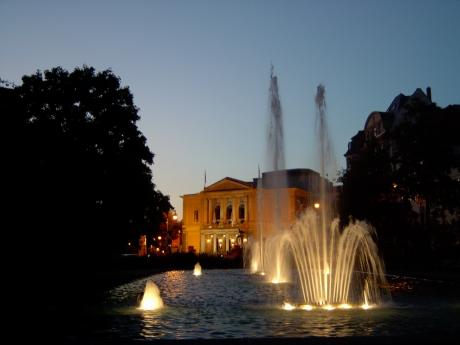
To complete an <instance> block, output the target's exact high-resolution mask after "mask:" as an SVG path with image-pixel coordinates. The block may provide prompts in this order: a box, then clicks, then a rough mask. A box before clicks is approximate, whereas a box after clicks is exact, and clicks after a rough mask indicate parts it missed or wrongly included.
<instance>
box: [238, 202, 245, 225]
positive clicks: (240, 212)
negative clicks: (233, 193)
mask: <svg viewBox="0 0 460 345" xmlns="http://www.w3.org/2000/svg"><path fill="white" fill-rule="evenodd" d="M244 213H245V212H244V202H240V207H238V219H239V220H240V222H241V223H242V222H244Z"/></svg>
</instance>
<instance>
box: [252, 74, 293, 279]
mask: <svg viewBox="0 0 460 345" xmlns="http://www.w3.org/2000/svg"><path fill="white" fill-rule="evenodd" d="M267 137H268V142H267V152H266V166H267V168H268V170H270V171H273V173H272V174H270V175H268V176H267V178H266V179H265V182H263V179H261V178H260V177H259V179H258V181H257V196H256V197H257V219H258V223H257V233H258V236H257V240H256V241H254V246H253V250H252V263H251V267H252V270H253V271H254V272H259V273H261V274H262V275H267V279H269V280H270V281H272V282H274V283H281V282H286V281H288V280H289V270H288V269H286V267H285V266H284V265H283V264H284V261H283V260H281V257H280V255H281V250H280V248H279V246H278V245H277V243H276V242H275V241H273V239H275V238H277V236H279V235H280V234H281V232H282V229H283V228H284V227H285V226H286V224H285V221H284V220H283V217H282V207H283V205H285V204H286V203H287V200H288V199H287V191H286V189H285V187H286V186H287V176H286V171H285V157H284V156H285V155H284V130H283V112H282V108H281V101H280V96H279V89H278V78H277V76H276V75H275V74H274V68H273V65H272V66H271V74H270V88H269V124H268V128H267ZM268 200H270V201H268Z"/></svg>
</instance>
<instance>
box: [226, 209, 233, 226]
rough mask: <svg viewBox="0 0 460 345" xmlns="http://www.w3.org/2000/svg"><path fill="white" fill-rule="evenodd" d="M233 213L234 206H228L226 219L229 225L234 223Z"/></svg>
mask: <svg viewBox="0 0 460 345" xmlns="http://www.w3.org/2000/svg"><path fill="white" fill-rule="evenodd" d="M232 211H233V209H232V205H231V204H229V205H227V212H226V219H227V222H228V223H229V224H230V223H231V222H232Z"/></svg>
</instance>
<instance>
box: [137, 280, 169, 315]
mask: <svg viewBox="0 0 460 345" xmlns="http://www.w3.org/2000/svg"><path fill="white" fill-rule="evenodd" d="M162 307H163V300H162V299H161V297H160V290H159V289H158V286H156V284H155V283H154V282H152V281H150V280H149V281H147V284H146V285H145V291H144V296H143V297H142V301H141V305H140V308H139V309H142V310H156V309H160V308H162Z"/></svg>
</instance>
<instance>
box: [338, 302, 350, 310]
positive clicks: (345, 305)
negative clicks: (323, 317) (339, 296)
mask: <svg viewBox="0 0 460 345" xmlns="http://www.w3.org/2000/svg"><path fill="white" fill-rule="evenodd" d="M339 309H351V305H349V304H348V303H342V304H340V305H339Z"/></svg>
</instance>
